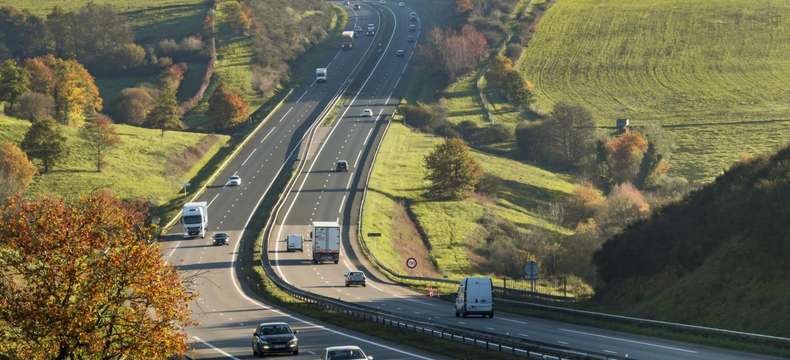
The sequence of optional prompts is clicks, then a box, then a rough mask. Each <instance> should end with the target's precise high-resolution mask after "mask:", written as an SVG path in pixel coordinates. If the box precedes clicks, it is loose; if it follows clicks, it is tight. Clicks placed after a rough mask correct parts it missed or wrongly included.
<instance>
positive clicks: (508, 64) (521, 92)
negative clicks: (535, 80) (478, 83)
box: [485, 55, 532, 108]
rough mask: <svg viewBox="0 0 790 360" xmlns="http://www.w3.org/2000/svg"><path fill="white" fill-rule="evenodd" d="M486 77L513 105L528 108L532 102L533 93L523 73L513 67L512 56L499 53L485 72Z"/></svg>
mask: <svg viewBox="0 0 790 360" xmlns="http://www.w3.org/2000/svg"><path fill="white" fill-rule="evenodd" d="M485 78H486V81H488V83H489V84H491V85H492V86H493V87H494V89H496V90H497V91H498V92H499V93H501V94H502V95H504V96H505V97H506V98H507V99H508V100H509V101H510V102H511V103H512V104H513V105H516V106H519V107H523V108H528V107H529V104H530V103H531V102H532V93H531V92H530V90H529V89H528V88H527V83H526V81H525V80H524V78H522V77H521V74H520V73H519V72H518V71H516V70H515V69H514V68H513V61H512V60H510V58H508V57H505V56H503V55H497V56H496V57H495V58H494V60H493V61H492V63H491V66H489V68H488V71H487V72H486V73H485Z"/></svg>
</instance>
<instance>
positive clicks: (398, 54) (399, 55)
mask: <svg viewBox="0 0 790 360" xmlns="http://www.w3.org/2000/svg"><path fill="white" fill-rule="evenodd" d="M404 55H406V51H405V50H398V51H396V52H395V56H398V57H403V56H404Z"/></svg>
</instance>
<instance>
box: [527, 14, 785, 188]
mask: <svg viewBox="0 0 790 360" xmlns="http://www.w3.org/2000/svg"><path fill="white" fill-rule="evenodd" d="M788 29H790V3H787V2H785V1H770V0H769V1H761V2H754V1H750V0H710V1H683V0H661V1H658V0H647V1H639V2H617V1H609V2H600V1H594V0H580V1H559V2H557V3H556V4H555V5H553V6H552V7H551V8H550V9H549V10H548V11H547V12H546V13H545V15H544V16H543V18H542V20H541V22H540V25H539V26H538V29H537V31H536V32H535V36H534V38H533V39H532V40H531V41H530V45H529V47H528V48H526V49H525V51H524V53H523V54H522V57H521V59H520V60H519V64H518V67H519V69H520V71H521V72H522V73H523V74H524V76H525V77H526V78H527V79H529V80H531V81H532V82H533V83H534V84H535V88H536V99H537V102H536V104H535V107H536V110H538V111H539V112H541V113H546V112H548V111H549V110H550V109H551V107H552V106H553V104H554V103H556V102H557V101H560V100H563V101H569V102H573V103H578V104H580V105H583V106H585V107H587V108H589V109H590V110H591V111H592V113H593V115H594V117H595V119H596V121H597V122H598V124H599V125H606V126H612V125H613V124H614V119H616V118H619V117H629V118H631V120H632V123H633V124H635V125H636V126H639V125H642V124H650V123H659V124H662V125H665V126H676V125H688V126H689V127H686V128H672V132H673V133H675V134H676V135H677V137H678V138H679V139H680V140H679V142H680V143H681V144H680V149H678V151H676V155H678V156H679V157H678V160H679V161H678V164H676V166H674V167H673V168H672V169H670V173H672V174H674V175H682V176H685V177H687V178H688V179H689V180H691V181H693V182H695V183H701V182H709V181H712V180H713V178H714V177H715V175H717V174H718V173H720V172H721V170H722V168H726V167H729V165H730V164H731V163H732V161H733V160H734V159H736V158H737V157H738V154H739V153H741V152H755V154H756V155H757V154H765V153H769V152H771V151H775V150H777V148H776V147H774V146H773V144H776V143H781V142H782V141H781V140H784V142H785V143H786V142H787V141H788V139H790V126H781V127H780V126H775V125H772V126H768V125H766V124H765V123H763V121H767V120H790V103H788V102H787V96H786V88H787V86H786V84H787V83H788V82H789V81H790V63H788V62H787V61H786V59H788V58H790V45H788V44H790V42H788V41H787V39H788V35H787V34H788V33H790V31H788ZM748 122H754V124H752V125H751V126H748V127H747V126H746V125H745V124H746V123H748ZM711 123H717V124H727V125H726V126H720V127H717V128H716V129H715V130H713V129H711V128H709V127H708V126H707V125H705V126H703V125H695V124H711ZM730 124H731V125H732V126H730ZM714 131H715V133H712V132H714ZM752 133H754V134H752ZM744 134H745V135H746V136H745V137H744ZM707 135H712V136H713V139H715V141H714V140H713V139H711V138H708V137H707Z"/></svg>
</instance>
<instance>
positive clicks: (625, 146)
mask: <svg viewBox="0 0 790 360" xmlns="http://www.w3.org/2000/svg"><path fill="white" fill-rule="evenodd" d="M606 148H607V150H608V151H609V156H610V159H611V163H612V164H611V171H612V177H613V180H614V182H615V183H617V184H619V183H623V182H626V181H634V180H636V177H637V175H638V174H639V167H640V164H641V162H642V156H643V155H644V153H645V151H646V150H647V139H645V137H644V136H642V134H640V133H638V132H636V131H628V132H625V133H624V134H622V135H619V136H615V137H613V138H612V139H610V140H609V141H608V142H607V143H606Z"/></svg>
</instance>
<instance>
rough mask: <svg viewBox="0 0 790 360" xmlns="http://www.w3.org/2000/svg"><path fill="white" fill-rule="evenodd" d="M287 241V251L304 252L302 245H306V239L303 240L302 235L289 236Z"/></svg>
mask: <svg viewBox="0 0 790 360" xmlns="http://www.w3.org/2000/svg"><path fill="white" fill-rule="evenodd" d="M285 241H286V243H285V244H286V245H285V250H286V251H289V252H290V251H297V250H299V251H303V249H302V244H304V239H302V235H301V234H289V235H288V237H287V238H286V239H285Z"/></svg>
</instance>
